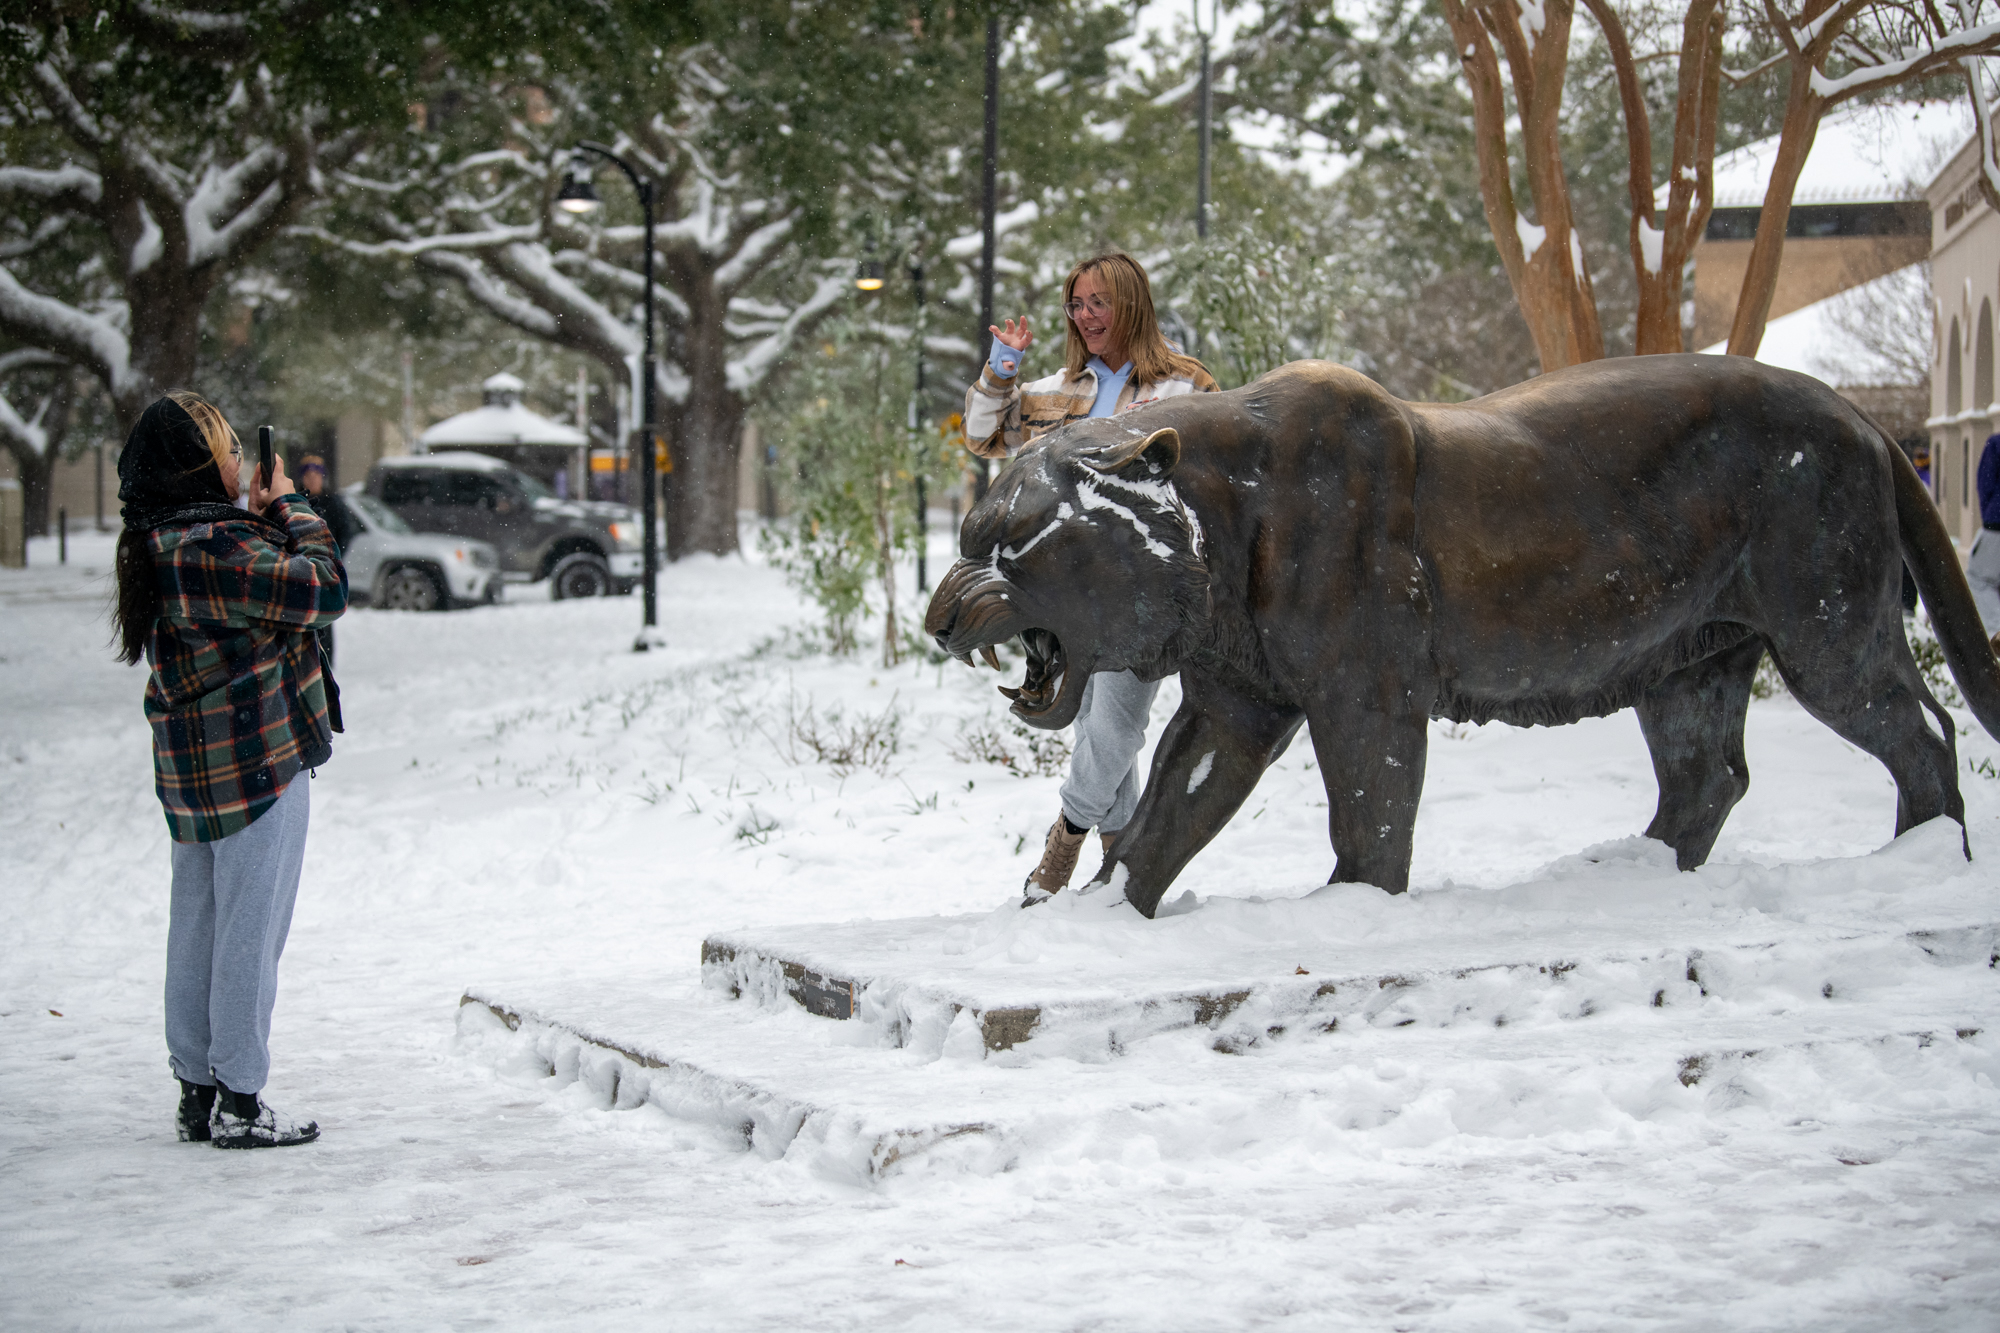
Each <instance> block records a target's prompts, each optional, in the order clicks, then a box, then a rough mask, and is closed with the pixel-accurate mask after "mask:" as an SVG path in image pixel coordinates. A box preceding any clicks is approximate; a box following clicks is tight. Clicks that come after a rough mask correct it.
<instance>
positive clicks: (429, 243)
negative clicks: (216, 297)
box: [287, 223, 542, 259]
mask: <svg viewBox="0 0 2000 1333" xmlns="http://www.w3.org/2000/svg"><path fill="white" fill-rule="evenodd" d="M541 230H542V229H541V227H540V226H539V225H536V224H533V223H529V224H526V225H523V226H518V227H500V226H494V227H488V228H486V229H485V230H484V231H459V232H446V233H444V234H443V235H439V236H417V237H412V238H410V239H409V240H401V241H357V240H355V239H353V238H352V237H349V236H342V235H340V234H339V233H337V232H331V231H328V230H327V229H326V228H324V227H319V226H300V227H290V228H287V232H288V234H290V235H293V236H304V237H308V238H310V239H312V240H317V241H325V242H326V243H327V244H329V245H333V246H337V247H339V248H340V249H341V250H343V251H345V252H346V253H348V254H350V255H356V256H358V257H360V258H363V259H387V258H391V257H394V258H402V259H416V258H419V257H421V256H425V255H430V254H434V253H455V252H460V251H479V250H494V249H498V248H499V247H501V246H503V245H513V244H515V243H516V242H519V241H534V240H538V239H540V237H541Z"/></svg>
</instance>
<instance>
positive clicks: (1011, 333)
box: [986, 315, 1035, 352]
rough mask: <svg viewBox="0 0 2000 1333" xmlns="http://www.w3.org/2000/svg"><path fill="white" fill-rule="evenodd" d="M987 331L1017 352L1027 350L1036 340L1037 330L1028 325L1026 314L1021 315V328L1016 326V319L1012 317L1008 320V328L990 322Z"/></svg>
mask: <svg viewBox="0 0 2000 1333" xmlns="http://www.w3.org/2000/svg"><path fill="white" fill-rule="evenodd" d="M986 331H987V332H988V333H991V334H992V335H993V336H994V337H995V338H996V339H998V340H999V341H1001V342H1003V343H1005V344H1006V345H1007V346H1009V347H1011V348H1013V349H1014V350H1015V351H1017V352H1025V351H1027V350H1028V344H1030V343H1032V342H1034V340H1035V332H1034V330H1033V329H1030V328H1029V327H1028V317H1027V316H1026V315H1023V316H1021V324H1020V327H1019V328H1016V327H1015V326H1014V321H1013V320H1011V319H1010V320H1008V321H1007V327H1006V328H1004V329H1003V328H1001V327H1000V326H999V325H997V324H988V325H987V326H986Z"/></svg>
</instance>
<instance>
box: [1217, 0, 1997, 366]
mask: <svg viewBox="0 0 2000 1333" xmlns="http://www.w3.org/2000/svg"><path fill="white" fill-rule="evenodd" d="M1436 12H1437V14H1438V15H1439V16H1441V17H1442V19H1443V20H1444V27H1445V30H1446V31H1445V33H1444V34H1442V35H1443V36H1444V38H1445V40H1446V41H1448V43H1449V46H1448V47H1446V46H1445V42H1441V41H1438V40H1437V38H1438V35H1437V34H1434V33H1433V32H1432V31H1430V30H1429V29H1428V28H1427V20H1428V15H1427V14H1424V13H1420V12H1418V11H1417V10H1416V8H1415V6H1413V5H1412V4H1410V3H1403V2H1402V0H1381V3H1378V4H1376V5H1375V6H1374V7H1373V8H1372V9H1370V10H1369V11H1368V13H1367V15H1366V17H1365V20H1364V21H1360V22H1356V23H1349V22H1347V21H1345V20H1343V18H1342V17H1341V16H1340V15H1339V14H1336V13H1335V12H1334V10H1333V7H1332V6H1330V5H1329V4H1328V3H1327V2H1326V0H1265V3H1264V4H1263V5H1262V8H1261V11H1260V13H1259V14H1258V16H1257V17H1256V19H1255V21H1253V22H1250V23H1247V24H1245V25H1244V26H1243V27H1242V28H1241V29H1240V30H1239V36H1238V39H1237V41H1236V43H1235V45H1234V46H1233V47H1232V49H1231V51H1230V52H1229V53H1227V54H1226V55H1225V57H1224V59H1223V62H1222V64H1223V67H1224V70H1225V73H1226V76H1227V78H1226V83H1225V86H1226V87H1227V88H1228V89H1229V93H1228V95H1227V96H1226V97H1224V98H1223V99H1221V101H1222V103H1223V104H1224V105H1225V106H1227V107H1234V106H1238V105H1241V106H1246V107H1250V108H1252V109H1256V110H1260V111H1265V112H1269V113H1271V114H1273V115H1275V116H1276V117H1278V119H1279V120H1280V121H1281V122H1282V123H1285V124H1287V125H1289V126H1291V127H1292V128H1293V129H1294V130H1295V131H1298V132H1309V133H1311V134H1314V135H1317V136H1319V137H1320V138H1322V139H1324V140H1326V141H1328V142H1329V143H1330V144H1331V145H1332V146H1334V147H1336V148H1338V149H1340V150H1342V151H1344V152H1349V153H1358V154H1363V155H1369V154H1372V155H1376V156H1381V157H1390V158H1393V157H1394V156H1395V155H1396V153H1397V152H1398V149H1399V147H1400V146H1402V145H1405V144H1408V143H1411V142H1414V141H1418V140H1421V139H1423V138H1424V136H1425V135H1426V134H1431V133H1435V132H1436V130H1437V128H1438V127H1439V126H1444V127H1447V129H1449V127H1452V126H1455V125H1457V124H1461V123H1464V122H1465V121H1468V120H1469V122H1470V125H1471V133H1472V141H1473V142H1472V148H1473V153H1474V156H1475V157H1476V160H1477V179H1478V193H1479V197H1480V203H1481V206H1482V209H1483V212H1484V214H1485V222H1486V231H1487V232H1488V234H1489V235H1490V237H1491V239H1492V244H1493V246H1494V248H1495V249H1496V250H1497V252H1498V256H1499V259H1500V262H1501V267H1502V269H1503V271H1504V272H1505V274H1506V278H1507V281H1508V284H1509V286H1510V287H1511V289H1512V291H1513V295H1514V299H1515V303H1516V305H1517V307H1518V308H1519V310H1520V312H1521V315H1522V317H1523V319H1524V321H1525V322H1526V324H1527V326H1528V331H1529V334H1530V336H1531V337H1532V339H1533V342H1534V346H1535V350H1536V353H1537V357H1538V360H1539V361H1540V363H1541V366H1542V368H1543V369H1544V370H1553V369H1556V368H1559V367H1562V366H1567V365H1573V364H1575V363H1577V362H1580V361H1588V360H1593V359H1595V358H1597V357H1600V356H1603V355H1604V354H1605V321H1606V318H1607V311H1606V309H1605V307H1604V302H1603V301H1602V300H1601V298H1600V294H1599V292H1598V291H1597V290H1596V286H1595V283H1594V281H1593V275H1592V269H1591V264H1590V261H1589V258H1588V250H1587V247H1586V245H1585V244H1584V242H1583V241H1582V239H1581V238H1580V237H1579V236H1578V227H1579V224H1580V221H1581V217H1582V215H1583V214H1586V213H1587V212H1588V211H1589V210H1588V208H1587V207H1586V206H1585V203H1586V195H1585V191H1588V190H1590V189H1592V188H1593V187H1592V185H1591V184H1587V183H1586V182H1585V181H1584V180H1583V179H1582V177H1581V176H1580V175H1579V172H1590V171H1593V170H1597V169H1599V168H1600V167H1601V166H1602V165H1603V158H1602V157H1600V158H1598V159H1595V160H1592V161H1583V160H1582V159H1581V157H1580V154H1581V152H1582V145H1581V143H1580V142H1579V140H1580V139H1588V138H1590V137H1591V136H1589V135H1587V134H1581V133H1580V131H1582V130H1583V129H1584V128H1585V127H1584V126H1583V125H1582V124H1581V119H1582V118H1583V117H1585V116H1587V115H1589V114H1591V112H1590V111H1589V110H1588V109H1587V104H1589V103H1590V102H1591V100H1592V97H1594V94H1592V95H1589V96H1586V95H1583V94H1580V93H1575V92H1574V91H1573V90H1572V89H1571V88H1570V82H1571V80H1570V78H1569V76H1570V74H1571V72H1572V71H1571V64H1572V61H1573V59H1579V53H1583V57H1582V58H1587V60H1588V62H1589V66H1590V70H1591V72H1593V73H1595V72H1596V71H1600V70H1601V71H1602V72H1603V73H1604V74H1605V75H1606V76H1608V78H1609V79H1610V80H1611V81H1612V82H1613V83H1614V84H1615V87H1616V89H1617V102H1618V107H1619V114H1620V116H1621V119H1622V122H1623V131H1624V134H1623V140H1624V145H1623V151H1622V152H1614V153H1613V154H1612V155H1611V156H1612V160H1613V161H1615V162H1617V163H1618V167H1619V168H1622V169H1621V170H1620V171H1619V174H1620V175H1622V176H1623V177H1624V178H1625V185H1626V189H1625V193H1626V195H1627V201H1626V204H1627V206H1626V211H1625V223H1626V235H1625V237H1624V246H1623V247H1622V248H1623V249H1624V250H1625V252H1626V262H1627V263H1629V265H1630V274H1631V281H1630V283H1629V285H1628V284H1626V283H1624V282H1622V281H1621V282H1620V283H1619V284H1618V285H1619V286H1620V287H1621V288H1628V287H1629V290H1630V292H1631V294H1632V306H1633V310H1634V314H1633V316H1632V317H1633V319H1634V327H1633V330H1632V333H1633V344H1632V345H1633V349H1634V350H1635V351H1637V352H1640V353H1650V352H1676V351H1680V350H1682V338H1683V332H1682V308H1683V295H1684V285H1685V281H1686V274H1687V260H1688V257H1689V255H1690V254H1691V253H1692V251H1693V249H1694V246H1695V244H1696V243H1697V242H1698V241H1699V240H1700V238H1701V235H1702V232H1703V230H1704V229H1705V227H1706V226H1707V222H1708V215H1709V212H1710V210H1711V208H1712V207H1713V203H1714V195H1713V190H1712V188H1711V187H1712V167H1713V163H1714V160H1715V154H1716V151H1717V144H1718V140H1719V138H1722V137H1724V130H1725V129H1728V128H1734V129H1741V128H1743V127H1742V126H1734V127H1731V126H1730V125H1729V122H1730V121H1731V119H1732V117H1731V114H1730V106H1731V104H1732V98H1733V99H1735V102H1736V103H1737V104H1738V107H1739V109H1741V106H1742V105H1744V104H1745V101H1744V99H1757V98H1767V99H1768V100H1772V101H1776V100H1780V99H1782V100H1783V102H1784V109H1783V115H1782V120H1781V129H1782V133H1781V136H1780V140H1781V141H1780V149H1779V153H1778V159H1777V166H1776V169H1775V170H1774V171H1773V173H1772V178H1771V182H1770V188H1769V192H1768V193H1767V195H1766V198H1765V201H1764V211H1763V215H1762V217H1761V218H1760V220H1759V224H1758V228H1757V242H1756V246H1755V248H1754V251H1753V257H1752V260H1751V263H1750V265H1749V268H1748V271H1747V272H1746V273H1745V276H1744V279H1743V286H1742V288H1741V292H1740V295H1739V299H1738V304H1737V317H1736V324H1735V328H1734V329H1733V331H1732V334H1731V339H1730V350H1731V351H1732V352H1738V353H1741V354H1745V355H1753V354H1754V353H1755V351H1756V349H1757V346H1758V344H1759V343H1760V342H1761V341H1762V336H1763V327H1764V323H1765V321H1766V319H1767V317H1768V314H1769V310H1770V304H1771V297H1772V294H1773V292H1774V290H1775V287H1776V282H1777V271H1778V262H1779V258H1780V256H1781V255H1782V253H1783V247H1784V241H1785V223H1786V219H1787V217H1788V215H1789V212H1790V208H1791V196H1792V191H1793V189H1794V187H1795V186H1796V184H1797V180H1798V175H1799V170H1800V168H1801V167H1802V166H1803V165H1804V162H1805V159H1806V156H1807V154H1808V153H1809V152H1810V151H1811V147H1812V139H1813V135H1814V134H1815V132H1816V131H1817V128H1818V125H1819V120H1820V118H1821V116H1822V114H1823V113H1824V112H1825V111H1826V110H1827V109H1829V108H1830V107H1832V106H1834V105H1836V104H1837V103H1839V102H1841V101H1845V100H1849V99H1852V98H1856V97H1864V96H1880V95H1884V94H1886V93H1889V92H1891V91H1893V90H1895V89H1897V88H1900V87H1905V86H1908V85H1912V84H1920V83H1926V81H1935V80H1936V79H1937V78H1938V77H1939V76H1941V75H1949V74H1953V73H1955V71H1956V70H1957V69H1958V68H1960V67H1962V62H1964V61H1967V60H1969V59H1973V58H1975V57H1977V56H1979V55H1981V54H1983V53H1986V52H1990V51H1992V50H1994V49H1995V43H1996V41H2000V28H1996V26H1995V24H1994V23H1993V22H1992V21H1991V20H1992V19H1993V18H1994V17H1995V15H1993V14H1992V12H1991V7H1990V5H1988V7H1987V8H1986V9H1981V8H1980V7H1979V4H1978V3H1975V2H1973V0H1968V3H1967V4H1965V5H1963V6H1960V5H1957V4H1955V3H1952V4H1946V3H1939V4H1932V3H1929V0H1803V3H1799V2H1797V0H1735V2H1734V3H1732V0H1676V3H1672V4H1669V5H1667V6H1664V7H1661V6H1653V5H1643V4H1639V3H1636V0H1582V3H1581V5H1580V6H1579V4H1578V3H1576V0H1438V6H1437V11H1436ZM1579 25H1581V26H1579ZM1439 48H1443V49H1439ZM1447 62H1448V63H1447ZM1452 66H1455V67H1456V69H1457V72H1458V80H1457V82H1458V90H1459V95H1460V96H1462V97H1463V98H1465V99H1466V100H1468V101H1469V103H1470V106H1469V107H1466V106H1465V105H1464V103H1463V102H1460V101H1458V100H1457V99H1456V98H1455V97H1452V96H1448V95H1447V87H1446V84H1445V83H1444V81H1442V80H1440V79H1439V78H1438V75H1439V73H1441V72H1442V69H1448V68H1450V67H1452ZM1779 79H1788V80H1789V83H1788V84H1787V85H1783V86H1781V87H1772V86H1771V83H1772V81H1775V80H1779ZM1926 86H1927V88H1928V87H1933V86H1934V83H1930V84H1926ZM1468 111H1469V115H1468V114H1467V112H1468ZM1774 119H1775V118H1774ZM1989 137H1990V136H1989ZM1566 152H1567V153H1568V154H1569V155H1570V158H1571V159H1573V160H1566ZM1994 176H1995V179H1996V181H2000V170H1996V171H1995V173H1994ZM1609 317H1610V318H1612V319H1616V318H1618V313H1617V312H1615V311H1613V312H1610V314H1609Z"/></svg>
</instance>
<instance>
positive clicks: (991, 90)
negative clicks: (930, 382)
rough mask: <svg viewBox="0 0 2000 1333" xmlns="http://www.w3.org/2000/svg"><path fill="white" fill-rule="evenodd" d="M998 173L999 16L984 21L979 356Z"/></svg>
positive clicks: (989, 290)
mask: <svg viewBox="0 0 2000 1333" xmlns="http://www.w3.org/2000/svg"><path fill="white" fill-rule="evenodd" d="M999 172H1000V15H999V14H998V13H997V12H995V13H993V14H990V15H988V16H987V19H986V157H985V161H984V163H983V165H982V167H981V171H980V186H979V189H980V194H979V355H980V358H981V359H982V360H984V359H985V357H986V355H987V353H989V352H991V351H992V350H993V335H992V334H991V333H989V332H988V331H987V329H988V327H989V326H990V325H991V324H992V323H993V249H994V245H993V207H994V201H995V198H996V196H997V192H998V190H999Z"/></svg>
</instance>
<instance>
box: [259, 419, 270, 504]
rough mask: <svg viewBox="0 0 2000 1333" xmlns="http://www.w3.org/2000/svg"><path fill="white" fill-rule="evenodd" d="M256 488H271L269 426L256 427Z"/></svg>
mask: <svg viewBox="0 0 2000 1333" xmlns="http://www.w3.org/2000/svg"><path fill="white" fill-rule="evenodd" d="M257 489H258V490H262V491H268V490H270V489H271V428H270V427H269V426H259V427H257Z"/></svg>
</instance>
